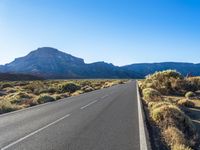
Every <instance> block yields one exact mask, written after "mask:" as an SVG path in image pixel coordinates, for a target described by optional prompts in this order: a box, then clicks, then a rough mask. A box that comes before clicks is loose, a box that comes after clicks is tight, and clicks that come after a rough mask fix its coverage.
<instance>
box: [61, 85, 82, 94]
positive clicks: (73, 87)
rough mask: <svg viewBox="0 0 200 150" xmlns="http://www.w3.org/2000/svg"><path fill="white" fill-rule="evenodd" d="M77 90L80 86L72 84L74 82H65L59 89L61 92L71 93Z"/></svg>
mask: <svg viewBox="0 0 200 150" xmlns="http://www.w3.org/2000/svg"><path fill="white" fill-rule="evenodd" d="M77 90H80V86H78V85H76V84H74V83H66V84H63V85H61V91H62V92H70V93H73V92H75V91H77Z"/></svg>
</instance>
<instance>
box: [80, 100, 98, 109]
mask: <svg viewBox="0 0 200 150" xmlns="http://www.w3.org/2000/svg"><path fill="white" fill-rule="evenodd" d="M97 101H98V100H95V101H92V102H90V103H89V104H87V105H85V106H83V107H81V109H85V108H86V107H88V106H90V105H92V104H94V103H96V102H97Z"/></svg>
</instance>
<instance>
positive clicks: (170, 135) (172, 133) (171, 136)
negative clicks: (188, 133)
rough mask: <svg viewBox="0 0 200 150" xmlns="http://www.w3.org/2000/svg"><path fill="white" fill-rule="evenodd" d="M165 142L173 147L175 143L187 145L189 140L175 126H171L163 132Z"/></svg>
mask: <svg viewBox="0 0 200 150" xmlns="http://www.w3.org/2000/svg"><path fill="white" fill-rule="evenodd" d="M162 135H163V137H164V139H165V142H166V143H167V144H168V146H170V147H172V146H174V145H186V143H187V140H186V139H185V137H184V134H183V133H182V132H181V131H180V130H179V129H177V128H175V127H169V128H167V129H165V130H164V131H163V132H162Z"/></svg>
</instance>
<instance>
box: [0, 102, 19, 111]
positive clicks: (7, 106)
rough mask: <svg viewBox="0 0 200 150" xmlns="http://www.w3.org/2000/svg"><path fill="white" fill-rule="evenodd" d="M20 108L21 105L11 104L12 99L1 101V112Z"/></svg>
mask: <svg viewBox="0 0 200 150" xmlns="http://www.w3.org/2000/svg"><path fill="white" fill-rule="evenodd" d="M18 109H19V107H17V106H16V105H14V104H11V103H10V101H6V100H1V101H0V114H2V113H7V112H11V111H14V110H18Z"/></svg>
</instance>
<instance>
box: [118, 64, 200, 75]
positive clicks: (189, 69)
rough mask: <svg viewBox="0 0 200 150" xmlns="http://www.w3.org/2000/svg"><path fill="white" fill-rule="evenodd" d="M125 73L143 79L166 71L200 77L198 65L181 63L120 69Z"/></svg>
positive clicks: (132, 66)
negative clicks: (136, 74) (131, 73)
mask: <svg viewBox="0 0 200 150" xmlns="http://www.w3.org/2000/svg"><path fill="white" fill-rule="evenodd" d="M122 68H123V69H124V70H127V71H130V72H131V71H134V72H137V73H138V75H139V76H142V77H145V76H146V75H148V74H152V73H154V72H156V71H162V70H167V69H173V70H177V71H178V72H180V73H182V74H183V75H185V76H186V75H191V76H200V64H193V63H181V62H163V63H140V64H132V65H127V66H123V67H122Z"/></svg>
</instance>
